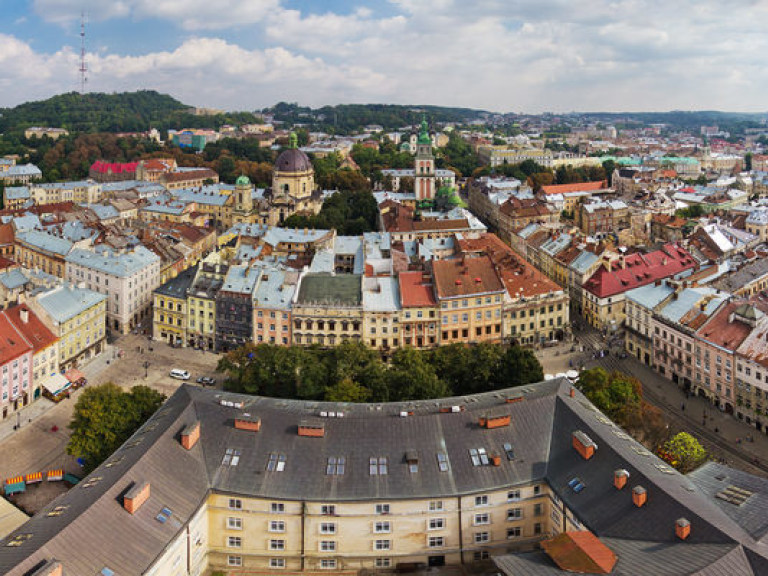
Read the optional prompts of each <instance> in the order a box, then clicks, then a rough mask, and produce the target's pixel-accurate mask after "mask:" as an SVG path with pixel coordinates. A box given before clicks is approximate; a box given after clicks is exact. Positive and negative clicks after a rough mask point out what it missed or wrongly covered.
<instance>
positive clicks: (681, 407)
mask: <svg viewBox="0 0 768 576" xmlns="http://www.w3.org/2000/svg"><path fill="white" fill-rule="evenodd" d="M680 410H681V411H683V412H685V402H683V403H682V404H680Z"/></svg>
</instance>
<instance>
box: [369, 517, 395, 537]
mask: <svg viewBox="0 0 768 576" xmlns="http://www.w3.org/2000/svg"><path fill="white" fill-rule="evenodd" d="M390 532H392V524H391V523H390V522H389V521H386V520H382V521H380V522H374V523H373V533H374V534H389V533H390Z"/></svg>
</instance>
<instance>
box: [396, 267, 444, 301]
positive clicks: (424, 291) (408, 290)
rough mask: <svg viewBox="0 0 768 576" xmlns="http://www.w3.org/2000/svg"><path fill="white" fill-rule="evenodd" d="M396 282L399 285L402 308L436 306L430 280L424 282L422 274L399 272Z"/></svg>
mask: <svg viewBox="0 0 768 576" xmlns="http://www.w3.org/2000/svg"><path fill="white" fill-rule="evenodd" d="M398 282H399V283H400V301H401V302H402V305H403V308H423V307H428V306H436V305H437V301H436V300H435V295H434V292H433V285H432V280H431V279H429V280H425V278H424V273H423V272H421V271H413V272H401V273H400V276H399V277H398Z"/></svg>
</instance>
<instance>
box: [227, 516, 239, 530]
mask: <svg viewBox="0 0 768 576" xmlns="http://www.w3.org/2000/svg"><path fill="white" fill-rule="evenodd" d="M242 529H243V519H242V518H238V517H236V516H230V517H229V518H227V530H242Z"/></svg>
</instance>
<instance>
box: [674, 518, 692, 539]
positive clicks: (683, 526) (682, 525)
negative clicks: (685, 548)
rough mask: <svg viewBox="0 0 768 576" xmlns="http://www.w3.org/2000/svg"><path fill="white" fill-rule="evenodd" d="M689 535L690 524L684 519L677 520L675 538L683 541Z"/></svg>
mask: <svg viewBox="0 0 768 576" xmlns="http://www.w3.org/2000/svg"><path fill="white" fill-rule="evenodd" d="M690 535H691V523H690V522H689V521H688V520H686V519H685V518H678V519H677V522H675V536H677V537H678V538H680V540H685V539H686V538H688V536H690Z"/></svg>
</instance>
